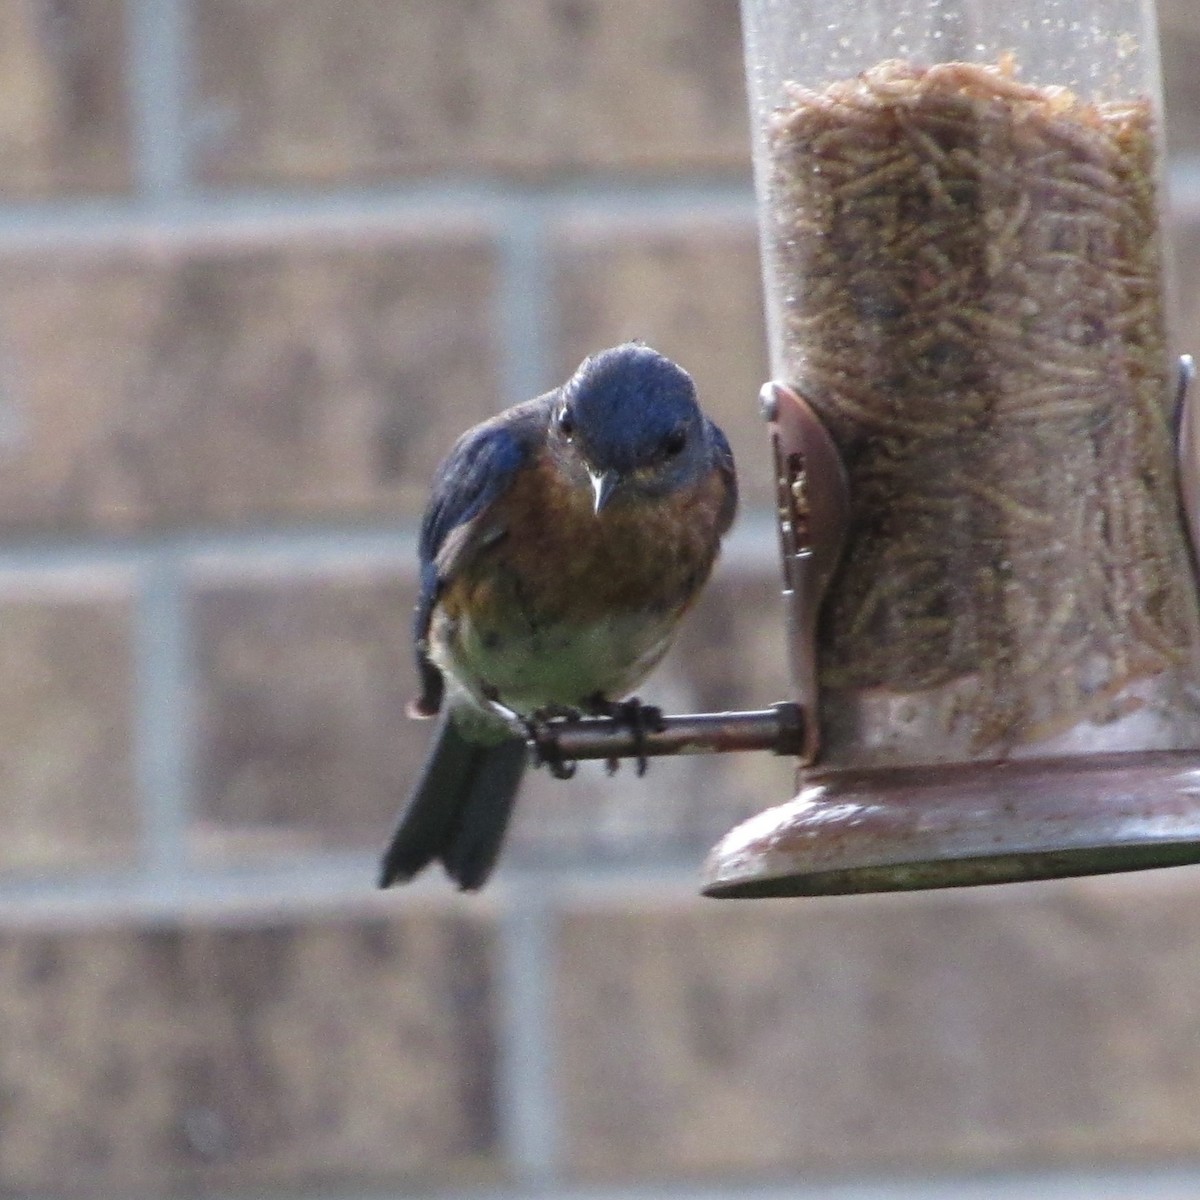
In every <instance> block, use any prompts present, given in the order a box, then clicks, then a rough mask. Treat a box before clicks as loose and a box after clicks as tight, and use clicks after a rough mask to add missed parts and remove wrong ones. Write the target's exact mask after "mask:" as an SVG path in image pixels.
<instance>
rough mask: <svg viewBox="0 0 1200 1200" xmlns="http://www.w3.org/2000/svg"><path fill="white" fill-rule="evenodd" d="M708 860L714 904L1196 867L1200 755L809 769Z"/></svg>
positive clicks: (1199, 842) (1150, 754) (1180, 753)
mask: <svg viewBox="0 0 1200 1200" xmlns="http://www.w3.org/2000/svg"><path fill="white" fill-rule="evenodd" d="M804 779H805V786H804V788H803V789H802V790H801V792H800V793H799V795H797V796H796V797H795V798H794V799H793V800H790V801H789V802H788V803H786V804H781V805H779V806H778V807H777V808H772V809H768V810H767V811H766V812H763V813H759V814H758V816H755V817H752V818H750V820H748V821H744V822H743V823H742V824H741V825H739V826H737V827H736V828H735V829H733V830H731V831H730V832H729V833H728V834H726V835H725V837H724V838H723V839H722V840H721V841H720V842H719V843H718V844H717V845H716V846H715V847H714V848H713V850H712V852H711V853H710V854H709V857H708V861H707V863H706V864H705V882H704V893H705V895H708V896H714V897H720V898H730V899H736V898H753V897H769V896H822V895H837V894H846V893H852V892H886V891H904V890H911V889H916V888H939V887H968V886H972V885H976V884H987V883H1016V882H1022V881H1027V880H1033V879H1058V878H1063V877H1066V876H1071V875H1102V874H1107V873H1110V872H1114V871H1139V870H1146V869H1148V868H1151V867H1171V866H1181V865H1183V864H1186V863H1200V751H1194V750H1187V751H1174V750H1172V751H1149V752H1144V753H1123V754H1110V755H1098V756H1092V757H1089V758H1088V759H1086V760H1082V761H1081V760H1078V759H1042V760H1034V759H1029V760H1017V761H1008V762H995V763H964V764H960V763H955V764H950V765H944V766H930V767H904V768H888V769H880V770H854V771H825V772H821V771H808V772H806V773H805V777H804Z"/></svg>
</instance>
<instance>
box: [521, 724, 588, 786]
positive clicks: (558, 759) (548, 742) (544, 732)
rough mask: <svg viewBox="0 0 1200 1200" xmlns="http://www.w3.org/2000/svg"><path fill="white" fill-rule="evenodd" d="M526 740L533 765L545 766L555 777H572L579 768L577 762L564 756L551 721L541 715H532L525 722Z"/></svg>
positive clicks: (535, 766)
mask: <svg viewBox="0 0 1200 1200" xmlns="http://www.w3.org/2000/svg"><path fill="white" fill-rule="evenodd" d="M523 724H524V726H525V741H526V742H527V743H528V745H529V749H530V752H531V753H532V755H533V765H534V768H535V769H536V768H537V767H545V768H546V770H547V771H549V772H550V774H551V775H552V776H554V778H555V779H572V778H574V776H575V772H576V771H577V770H578V769H579V764H578V763H577V762H571V761H569V760H568V759H565V758H563V756H562V752H561V751H560V750H559V748H558V742H557V741H556V740H555V738H554V735H553V733H552V732H551V723H550V721H549V720H544V719H541V718H539V717H530V718H528V719H527V720H525V721H524V722H523Z"/></svg>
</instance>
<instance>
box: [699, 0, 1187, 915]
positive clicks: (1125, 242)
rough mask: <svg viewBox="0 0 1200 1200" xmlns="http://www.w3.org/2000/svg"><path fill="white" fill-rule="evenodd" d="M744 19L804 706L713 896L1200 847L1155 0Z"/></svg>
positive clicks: (972, 878) (1129, 859)
mask: <svg viewBox="0 0 1200 1200" xmlns="http://www.w3.org/2000/svg"><path fill="white" fill-rule="evenodd" d="M742 9H743V28H744V34H745V40H746V61H747V78H748V82H749V89H750V99H751V109H752V116H753V125H754V130H755V144H754V154H755V176H756V186H757V194H758V201H759V216H760V232H761V238H762V249H763V269H764V281H765V288H766V296H767V313H768V335H769V342H770V353H771V369H772V374H773V382H771V383H769V384H768V385H767V386H766V387H765V388H764V390H763V408H764V413H765V415H766V417H767V420H768V422H769V428H770V431H771V439H772V443H773V446H774V452H775V467H776V474H777V485H778V496H779V523H780V536H781V547H782V555H783V563H784V586H785V591H784V595H785V601H786V604H787V611H788V619H789V639H790V643H791V650H792V666H793V674H794V678H795V683H796V692H797V696H796V699H797V701H798V704H799V706H800V709H801V711H802V713H803V718H804V719H803V730H802V736H801V735H799V734H798V735H797V737H796V739H795V740H796V742H797V743H798V744H797V747H796V752H797V754H798V756H799V758H800V762H801V767H800V773H799V792H798V794H797V795H796V797H795V798H794V799H793V800H791V801H790V802H789V803H786V804H783V805H782V806H780V807H777V808H774V809H771V810H769V811H767V812H764V813H762V814H760V815H759V816H757V817H755V818H752V819H751V820H750V821H748V822H746V823H744V824H743V825H741V826H739V827H738V828H737V829H735V830H733V831H732V832H731V833H730V834H729V835H727V836H726V838H725V839H724V840H723V841H722V842H721V843H720V844H719V845H718V846H717V847H716V848H715V849H714V850H713V852H712V854H711V856H710V858H709V862H708V866H707V878H706V887H705V890H706V891H707V893H708V894H710V895H713V896H729V897H735V896H778V895H802V894H817V893H831V892H857V891H868V890H885V889H898V888H920V887H939V886H955V885H965V884H976V883H993V882H1003V881H1010V880H1025V879H1038V878H1049V877H1055V876H1065V875H1075V874H1085V873H1098V872H1107V871H1119V870H1126V869H1134V868H1143V867H1154V866H1163V865H1170V864H1178V863H1186V862H1198V861H1200V603H1198V595H1197V579H1196V555H1195V530H1194V528H1192V525H1191V522H1192V521H1194V520H1195V516H1196V514H1197V511H1198V506H1200V486H1198V484H1197V479H1198V474H1197V465H1196V454H1197V447H1198V443H1197V441H1196V437H1195V435H1196V434H1197V433H1198V432H1200V425H1198V424H1197V423H1196V422H1195V421H1194V419H1193V418H1192V416H1191V414H1190V411H1189V405H1188V398H1187V382H1188V379H1189V374H1190V373H1189V371H1188V370H1187V369H1186V368H1187V360H1181V359H1180V357H1179V353H1178V348H1177V347H1174V346H1173V345H1172V338H1171V333H1172V331H1171V327H1170V312H1169V306H1168V301H1167V295H1168V291H1167V287H1166V283H1165V278H1164V275H1165V272H1164V264H1163V238H1162V210H1161V204H1162V199H1161V197H1162V187H1161V183H1162V164H1163V153H1162V146H1163V143H1162V103H1161V88H1160V80H1159V59H1158V48H1157V40H1156V30H1155V27H1154V13H1153V5H1152V3H1151V0H1008V2H1007V3H991V2H988V3H983V2H982V0H863V2H861V3H858V4H853V5H850V4H839V5H832V4H828V3H824V2H822V0H790V2H789V0H743V5H742ZM1181 363H1182V366H1181Z"/></svg>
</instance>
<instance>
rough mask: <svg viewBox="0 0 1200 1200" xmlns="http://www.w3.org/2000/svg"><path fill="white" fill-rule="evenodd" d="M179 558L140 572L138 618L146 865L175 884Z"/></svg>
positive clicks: (185, 749)
mask: <svg viewBox="0 0 1200 1200" xmlns="http://www.w3.org/2000/svg"><path fill="white" fill-rule="evenodd" d="M180 575H181V570H180V564H179V561H178V558H177V556H176V555H174V554H172V553H169V552H160V553H158V554H155V555H153V556H151V557H150V558H149V559H148V560H147V561H146V562H144V563H143V564H142V566H141V570H140V571H139V588H138V598H137V611H136V614H135V619H134V634H133V636H134V646H135V653H134V662H135V691H134V694H135V713H136V716H135V726H134V728H135V763H136V767H137V778H138V795H139V798H140V811H141V816H142V822H143V827H142V847H143V849H142V854H143V860H142V870H143V873H144V874H145V875H146V876H147V877H148V878H149V879H151V880H153V881H155V882H157V883H158V884H159V885H160V886H175V885H177V883H178V881H179V879H180V876H181V875H182V873H183V871H184V870H185V869H186V866H187V859H188V850H187V840H188V828H187V826H188V815H189V814H188V810H189V801H190V796H189V794H188V792H189V780H188V775H189V771H190V767H191V746H190V739H189V737H188V731H189V730H190V728H191V722H190V721H189V719H188V717H189V712H188V710H189V706H190V697H189V695H188V683H189V679H188V666H187V659H188V635H187V630H186V627H185V625H186V620H185V615H184V612H183V607H184V598H183V594H182V593H183V585H182V580H181V578H180Z"/></svg>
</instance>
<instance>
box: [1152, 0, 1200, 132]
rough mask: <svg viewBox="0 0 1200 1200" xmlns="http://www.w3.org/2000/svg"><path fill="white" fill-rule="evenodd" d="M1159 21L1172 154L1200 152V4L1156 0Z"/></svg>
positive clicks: (1186, 0) (1186, 1)
mask: <svg viewBox="0 0 1200 1200" xmlns="http://www.w3.org/2000/svg"><path fill="white" fill-rule="evenodd" d="M1158 22H1159V28H1160V31H1161V35H1162V36H1161V45H1162V56H1163V63H1162V65H1163V90H1164V93H1165V96H1166V105H1167V142H1168V146H1169V148H1170V151H1171V153H1172V154H1196V153H1200V76H1197V73H1196V61H1197V59H1198V58H1200V7H1198V6H1197V4H1196V0H1159V5H1158Z"/></svg>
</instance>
